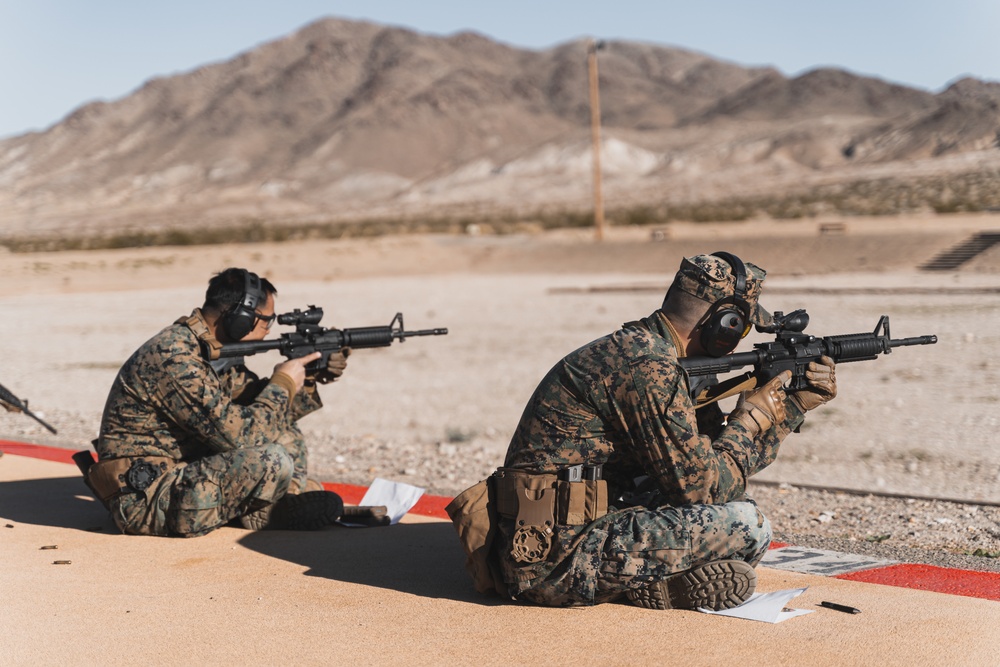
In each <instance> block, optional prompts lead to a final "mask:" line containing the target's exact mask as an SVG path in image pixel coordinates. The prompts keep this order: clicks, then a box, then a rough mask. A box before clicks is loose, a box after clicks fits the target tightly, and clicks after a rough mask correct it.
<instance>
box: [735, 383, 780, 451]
mask: <svg viewBox="0 0 1000 667" xmlns="http://www.w3.org/2000/svg"><path fill="white" fill-rule="evenodd" d="M791 379H792V372H791V371H785V372H784V373H782V374H781V375H778V376H777V377H774V378H771V381H770V382H768V383H767V384H765V385H764V386H763V387H760V388H759V389H757V390H756V391H754V392H753V393H752V394H750V395H748V396H747V397H746V398H745V399H744V401H743V404H742V405H741V406H740V407H738V408H737V409H735V410H733V412H732V414H730V415H729V420H730V421H737V422H739V423H741V424H743V425H744V426H745V427H746V428H747V430H748V431H750V434H751V435H752V436H754V437H756V436H757V435H758V434H760V433H763V432H764V431H766V430H768V429H769V428H771V426H772V425H773V424H776V423H778V422H782V421H784V420H785V390H784V387H783V385H784V384H785V383H786V382H788V381H789V380H791Z"/></svg>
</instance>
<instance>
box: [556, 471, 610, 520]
mask: <svg viewBox="0 0 1000 667" xmlns="http://www.w3.org/2000/svg"><path fill="white" fill-rule="evenodd" d="M557 490H558V493H559V495H558V498H559V502H558V503H557V504H556V510H557V512H556V519H557V520H558V521H559V523H561V524H563V525H565V526H582V525H585V524H588V523H591V522H592V521H596V520H597V519H600V518H601V517H602V516H604V515H605V514H607V513H608V483H607V482H606V481H605V480H603V479H598V480H585V481H581V482H564V481H560V482H559V483H558V484H557Z"/></svg>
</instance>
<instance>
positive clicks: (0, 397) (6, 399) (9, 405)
mask: <svg viewBox="0 0 1000 667" xmlns="http://www.w3.org/2000/svg"><path fill="white" fill-rule="evenodd" d="M0 404H2V405H3V407H4V408H5V409H6V410H7V411H8V412H23V413H24V414H26V415H28V416H29V417H31V418H32V419H34V420H35V421H36V422H38V423H39V424H41V425H42V426H44V427H45V428H47V429H49V430H50V431H52V432H53V433H56V430H55V429H54V428H52V426H51V425H49V423H48V422H46V421H45V420H44V419H42V418H41V417H39V416H38V415H36V414H35V413H34V412H32V411H31V410H29V409H28V399H24V400H23V401H22V400H21V399H19V398H18V397H17V396H15V395H14V394H12V393H10V391H8V390H7V387H5V386H3V385H2V384H0Z"/></svg>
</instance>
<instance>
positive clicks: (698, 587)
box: [625, 560, 757, 611]
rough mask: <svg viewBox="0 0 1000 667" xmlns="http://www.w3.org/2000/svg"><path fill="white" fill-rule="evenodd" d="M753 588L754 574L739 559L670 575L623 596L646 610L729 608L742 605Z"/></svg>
mask: <svg viewBox="0 0 1000 667" xmlns="http://www.w3.org/2000/svg"><path fill="white" fill-rule="evenodd" d="M756 587H757V573H756V572H755V571H754V569H753V567H751V566H750V564H749V563H746V562H744V561H741V560H721V561H714V562H711V563H706V564H704V565H699V566H698V567H694V568H691V569H690V570H685V571H684V572H678V573H677V574H673V575H670V576H669V577H667V578H666V579H664V580H662V581H658V582H656V583H655V584H650V585H648V586H645V587H643V588H638V589H635V590H630V591H627V592H626V593H625V596H626V597H627V598H628V600H629V602H631V603H632V604H634V605H636V606H638V607H645V608H646V609H661V610H665V609H698V608H705V609H712V610H715V611H718V610H720V609H732V608H733V607H736V606H739V605H741V604H743V603H744V602H746V600H747V599H748V598H749V597H750V596H751V595H753V592H754V589H755V588H756Z"/></svg>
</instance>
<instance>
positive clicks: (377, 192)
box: [0, 18, 1000, 237]
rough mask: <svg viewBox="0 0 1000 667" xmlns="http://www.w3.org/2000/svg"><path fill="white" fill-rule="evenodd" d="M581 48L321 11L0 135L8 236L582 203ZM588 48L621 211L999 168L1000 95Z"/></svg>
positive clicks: (622, 48)
mask: <svg viewBox="0 0 1000 667" xmlns="http://www.w3.org/2000/svg"><path fill="white" fill-rule="evenodd" d="M590 47H591V43H590V42H589V40H576V41H571V42H567V43H564V44H560V45H557V46H555V47H553V48H550V49H545V50H528V49H521V48H515V47H512V46H509V45H505V44H502V43H499V42H497V41H495V40H492V39H490V38H488V37H486V36H483V35H481V34H476V33H471V32H463V33H458V34H454V35H450V36H446V37H439V36H431V35H426V34H421V33H417V32H413V31H410V30H406V29H402V28H397V27H387V26H383V25H378V24H373V23H367V22H356V21H346V20H340V19H334V18H330V19H323V20H320V21H318V22H316V23H313V24H310V25H308V26H306V27H304V28H303V29H301V30H299V31H297V32H295V33H294V34H291V35H289V36H287V37H284V38H282V39H279V40H276V41H273V42H270V43H267V44H263V45H261V46H259V47H257V48H254V49H252V50H249V51H246V52H244V53H242V54H239V55H237V56H236V57H234V58H232V59H230V60H228V61H225V62H219V63H213V64H208V65H205V66H203V67H200V68H198V69H196V70H193V71H190V72H185V73H181V74H177V75H174V76H169V77H163V78H156V79H152V80H150V81H148V82H147V83H145V84H144V85H142V86H141V87H140V88H138V89H137V90H135V91H134V92H132V93H131V94H129V95H127V96H125V97H123V98H121V99H117V100H114V101H100V102H92V103H89V104H86V105H84V106H81V107H80V108H78V109H76V110H74V111H72V112H71V113H70V114H69V115H67V116H66V117H65V118H64V119H62V120H61V121H59V122H58V123H56V124H54V125H53V126H51V127H49V128H48V129H46V130H44V131H41V132H32V133H28V134H24V135H20V136H15V137H11V138H7V139H4V140H0V237H15V236H24V235H44V234H67V233H70V234H88V233H104V232H107V231H109V230H124V229H133V230H134V229H167V228H189V227H199V226H204V225H213V224H218V225H225V224H230V223H235V222H240V221H247V220H257V221H263V222H265V223H268V224H271V223H273V224H278V223H288V222H308V221H314V222H315V221H333V220H337V221H351V220H362V219H375V218H419V217H421V216H433V217H437V218H447V217H449V216H461V217H463V218H466V219H468V218H470V217H475V216H479V217H486V218H489V217H496V216H513V217H519V218H525V217H530V216H532V215H538V214H542V213H546V212H553V211H585V210H588V209H589V207H590V206H591V177H590V174H591V158H592V155H591V145H592V144H591V134H590V132H591V125H590V122H591V116H590V106H589V97H588V69H587V52H588V48H590ZM597 53H598V62H599V71H600V77H599V81H600V87H599V90H600V102H601V121H602V123H601V137H602V143H601V153H600V155H601V160H602V175H603V183H604V188H605V202H606V205H607V206H608V208H609V210H626V209H630V208H635V207H656V206H662V205H665V204H668V203H669V204H683V203H687V204H691V203H695V202H704V201H714V200H718V199H720V198H726V197H729V198H731V197H734V196H763V195H766V194H768V193H771V194H774V193H783V192H788V191H790V190H801V189H803V188H808V187H819V186H823V185H829V184H832V183H848V182H858V181H865V180H866V179H885V178H893V179H902V180H905V179H908V178H910V179H913V178H930V177H933V176H937V175H941V174H956V173H958V174H961V173H967V172H982V171H984V170H986V171H991V170H992V171H991V173H992V172H995V171H996V170H997V169H998V167H1000V150H997V149H998V142H1000V139H998V137H1000V83H995V82H985V81H979V80H975V79H971V78H966V79H961V80H959V81H956V82H955V83H953V84H952V85H950V86H949V87H947V89H945V90H943V91H942V92H939V93H936V94H934V93H931V92H928V91H924V90H918V89H914V88H909V87H906V86H902V85H896V84H893V83H889V82H886V81H883V80H880V79H877V78H872V77H866V76H859V75H856V74H853V73H850V72H847V71H842V70H837V69H829V68H821V69H815V70H812V71H809V72H806V73H804V74H801V75H799V76H795V77H786V76H785V75H783V74H782V73H780V72H779V71H777V70H776V69H773V68H768V67H744V66H741V65H738V64H734V63H730V62H724V61H721V60H718V59H715V58H712V57H710V56H708V55H705V54H700V53H695V52H692V51H688V50H683V49H678V48H671V47H666V46H658V45H654V44H646V43H635V42H627V41H610V42H607V43H606V44H603V48H601V49H600V50H599V51H598V52H597Z"/></svg>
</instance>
